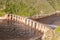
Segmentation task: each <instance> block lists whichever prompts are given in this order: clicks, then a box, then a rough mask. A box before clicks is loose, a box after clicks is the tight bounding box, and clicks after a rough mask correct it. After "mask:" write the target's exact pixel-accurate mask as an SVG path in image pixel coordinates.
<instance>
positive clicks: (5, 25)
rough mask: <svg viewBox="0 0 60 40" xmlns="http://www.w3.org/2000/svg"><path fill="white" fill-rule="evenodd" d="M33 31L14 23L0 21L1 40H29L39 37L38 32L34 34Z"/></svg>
mask: <svg viewBox="0 0 60 40" xmlns="http://www.w3.org/2000/svg"><path fill="white" fill-rule="evenodd" d="M11 23H12V24H11ZM35 31H37V30H35V29H31V28H29V27H28V26H26V25H24V24H22V23H18V22H15V21H9V22H8V21H7V20H0V39H1V40H29V39H30V38H34V37H37V36H40V34H39V32H38V31H37V33H36V34H35Z"/></svg>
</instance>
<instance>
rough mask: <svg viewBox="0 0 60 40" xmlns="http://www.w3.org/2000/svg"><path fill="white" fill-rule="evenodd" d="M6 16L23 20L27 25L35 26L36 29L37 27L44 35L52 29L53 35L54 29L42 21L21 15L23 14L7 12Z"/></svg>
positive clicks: (19, 20) (18, 20) (10, 18)
mask: <svg viewBox="0 0 60 40" xmlns="http://www.w3.org/2000/svg"><path fill="white" fill-rule="evenodd" d="M5 18H7V19H9V20H15V21H17V22H22V23H24V24H25V25H28V26H29V27H32V28H34V29H36V30H38V31H41V32H43V33H44V36H46V35H45V33H46V32H47V31H51V32H50V33H51V35H52V36H53V30H52V29H51V28H50V27H49V26H48V25H46V24H42V23H39V22H36V21H33V20H31V19H28V18H25V17H21V16H17V15H13V14H7V15H5ZM43 38H44V37H43Z"/></svg>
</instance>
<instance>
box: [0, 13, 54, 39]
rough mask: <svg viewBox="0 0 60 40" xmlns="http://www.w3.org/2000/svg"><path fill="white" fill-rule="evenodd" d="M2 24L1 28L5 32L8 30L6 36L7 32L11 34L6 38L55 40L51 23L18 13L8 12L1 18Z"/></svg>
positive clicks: (0, 23) (0, 24)
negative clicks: (37, 20) (40, 21)
mask: <svg viewBox="0 0 60 40" xmlns="http://www.w3.org/2000/svg"><path fill="white" fill-rule="evenodd" d="M0 19H1V18H0ZM0 26H1V27H0V28H1V30H2V29H3V33H4V32H5V31H6V33H5V36H6V35H7V34H9V35H11V36H8V37H7V36H6V37H4V38H8V39H9V38H10V39H12V40H16V39H17V40H19V39H21V40H39V39H40V40H46V39H47V38H49V40H53V37H54V32H53V29H51V27H50V26H49V25H47V24H43V23H39V22H36V21H34V20H31V19H28V18H26V17H22V16H18V15H13V14H6V15H5V16H4V17H3V18H2V19H1V21H0ZM14 34H15V35H14ZM47 34H48V35H47ZM0 35H1V34H0ZM13 35H14V37H16V36H17V38H15V39H14V38H12V36H13ZM3 36H4V35H3ZM3 36H2V38H3ZM10 39H9V40H10ZM3 40H4V39H3ZM6 40H7V39H6Z"/></svg>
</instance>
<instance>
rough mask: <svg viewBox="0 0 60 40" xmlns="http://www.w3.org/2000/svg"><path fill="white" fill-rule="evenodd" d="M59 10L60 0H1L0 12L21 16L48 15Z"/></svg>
mask: <svg viewBox="0 0 60 40" xmlns="http://www.w3.org/2000/svg"><path fill="white" fill-rule="evenodd" d="M1 9H3V10H1ZM57 10H60V0H0V11H3V12H6V13H10V14H17V15H21V16H32V15H35V14H47V13H52V12H54V11H57Z"/></svg>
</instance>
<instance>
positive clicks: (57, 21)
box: [35, 15, 60, 26]
mask: <svg viewBox="0 0 60 40" xmlns="http://www.w3.org/2000/svg"><path fill="white" fill-rule="evenodd" d="M35 21H38V22H41V23H45V24H50V25H57V26H60V15H51V16H48V17H44V18H41V19H36V20H35Z"/></svg>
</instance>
